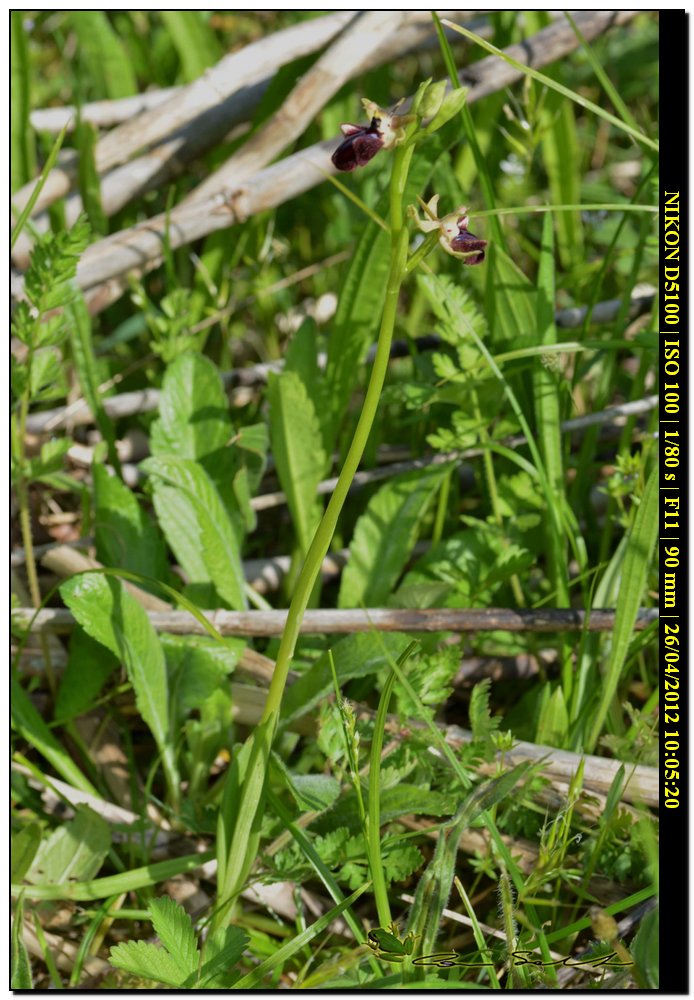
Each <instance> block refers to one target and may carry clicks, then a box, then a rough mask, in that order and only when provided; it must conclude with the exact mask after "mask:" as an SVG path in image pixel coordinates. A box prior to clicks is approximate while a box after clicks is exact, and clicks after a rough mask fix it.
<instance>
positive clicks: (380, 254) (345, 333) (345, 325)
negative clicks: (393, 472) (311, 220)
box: [321, 136, 441, 453]
mask: <svg viewBox="0 0 694 1000" xmlns="http://www.w3.org/2000/svg"><path fill="white" fill-rule="evenodd" d="M440 153H441V145H440V143H439V142H438V136H435V137H433V138H432V139H431V140H429V142H428V143H427V144H426V146H423V147H422V150H421V154H420V155H418V156H417V157H415V159H414V161H413V163H412V167H411V169H410V172H409V175H408V181H407V187H406V189H405V192H404V195H403V204H405V205H407V204H408V203H409V202H414V201H415V195H416V194H418V193H419V192H420V191H422V190H423V188H424V187H425V185H426V183H427V181H428V179H429V177H430V175H431V173H432V171H433V169H434V163H435V161H436V159H437V158H438V157H439V155H440ZM378 210H379V214H380V215H381V216H383V215H385V214H386V213H387V211H388V198H387V196H384V197H383V198H382V199H381V201H380V203H379V206H378ZM389 239H390V238H389V235H388V233H387V232H385V231H384V230H383V229H381V227H380V226H379V225H377V224H376V223H375V222H374V221H369V222H368V223H367V225H366V227H365V229H364V231H363V233H362V235H361V237H360V239H359V242H358V244H357V246H356V248H355V250H354V253H353V254H352V257H351V260H350V263H349V267H348V269H347V272H346V274H345V277H344V279H343V282H342V287H341V289H340V294H339V300H338V306H337V312H336V313H335V318H334V319H333V322H332V330H331V333H330V340H329V341H328V362H327V367H326V372H325V377H326V401H327V405H326V412H325V413H321V422H322V423H325V424H326V425H327V426H328V427H329V432H327V431H326V432H325V436H324V442H325V449H326V452H328V453H330V452H331V451H332V448H333V446H334V442H335V440H336V437H337V431H338V429H339V425H340V423H341V421H342V418H343V415H344V412H345V409H346V407H347V404H348V402H349V399H350V396H351V395H352V392H353V391H354V388H355V378H356V373H357V371H358V370H359V366H360V365H361V364H362V363H363V362H364V360H365V358H366V355H367V353H368V350H369V347H370V346H371V343H372V341H374V340H375V339H376V331H377V329H378V322H379V318H380V316H381V313H382V311H383V310H382V306H383V301H384V299H385V291H386V280H387V276H388V261H389V253H388V247H389Z"/></svg>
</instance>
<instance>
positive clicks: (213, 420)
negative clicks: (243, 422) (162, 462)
mask: <svg viewBox="0 0 694 1000" xmlns="http://www.w3.org/2000/svg"><path fill="white" fill-rule="evenodd" d="M232 434H233V427H232V424H231V420H230V418H229V404H228V402H227V398H226V394H225V392H224V387H223V385H222V380H221V377H220V375H219V371H218V370H217V367H216V365H215V364H214V363H213V362H212V361H210V360H209V358H206V357H204V355H202V354H194V353H188V354H182V355H180V357H178V358H176V360H175V361H173V362H172V363H171V364H170V365H169V366H168V368H167V369H166V373H165V375H164V380H163V382H162V389H161V396H160V397H159V419H158V420H155V421H154V423H153V424H152V429H151V432H150V448H151V451H152V455H155V456H162V457H165V456H166V457H168V456H176V457H178V458H194V459H198V460H200V459H202V458H204V457H205V456H206V455H210V454H212V453H213V452H216V451H219V449H221V448H225V447H226V445H227V444H228V443H229V441H230V439H231V436H232Z"/></svg>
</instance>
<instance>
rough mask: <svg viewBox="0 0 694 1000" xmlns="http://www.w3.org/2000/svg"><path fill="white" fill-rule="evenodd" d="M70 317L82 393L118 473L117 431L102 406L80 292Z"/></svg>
mask: <svg viewBox="0 0 694 1000" xmlns="http://www.w3.org/2000/svg"><path fill="white" fill-rule="evenodd" d="M68 315H69V319H70V324H69V325H70V347H71V349H72V360H73V362H74V365H75V370H76V372H77V377H78V379H79V383H80V389H81V390H82V395H83V396H84V398H85V399H86V401H87V403H89V409H90V410H91V411H92V414H93V415H94V419H95V420H96V425H97V427H98V428H99V430H100V431H101V436H102V437H103V439H104V441H105V442H106V445H107V447H108V460H109V462H110V463H111V465H112V466H113V468H114V469H115V470H116V471H117V472H118V473H120V459H119V458H118V452H117V451H116V431H115V427H114V425H113V421H112V420H111V418H110V417H109V416H108V414H107V413H106V410H105V409H104V403H103V397H102V395H101V392H100V391H99V385H100V383H101V381H102V379H101V377H100V376H99V370H98V367H97V363H96V357H95V354H96V352H95V350H94V341H93V339H92V321H91V317H90V315H89V310H88V309H87V306H86V303H85V301H84V299H83V298H82V296H81V295H76V296H75V298H74V300H73V301H72V302H71V303H70V305H69V307H68Z"/></svg>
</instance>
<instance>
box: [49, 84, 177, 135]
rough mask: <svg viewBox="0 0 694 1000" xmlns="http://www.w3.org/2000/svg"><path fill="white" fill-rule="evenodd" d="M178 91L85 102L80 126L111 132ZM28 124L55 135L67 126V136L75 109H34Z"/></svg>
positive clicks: (147, 91)
mask: <svg viewBox="0 0 694 1000" xmlns="http://www.w3.org/2000/svg"><path fill="white" fill-rule="evenodd" d="M181 89H182V88H181V87H164V88H161V89H158V90H145V91H144V92H143V93H142V94H134V95H133V96H132V97H119V98H117V99H114V100H111V101H108V100H104V101H89V102H88V103H87V104H83V105H82V107H81V109H80V116H81V118H82V121H83V122H88V123H89V124H90V125H94V126H95V127H96V128H112V127H113V126H114V125H120V123H121V122H125V121H128V120H129V119H131V118H134V117H135V115H139V114H141V113H142V112H143V111H148V110H149V109H150V108H157V107H159V106H160V105H161V104H163V103H164V102H165V101H168V100H170V99H171V98H172V97H174V96H175V95H176V94H178V93H180V91H181ZM29 121H30V122H31V126H32V128H34V129H36V131H37V132H48V133H50V134H53V135H57V134H58V132H60V131H61V130H62V129H63V128H64V127H65V126H66V125H67V130H68V134H69V133H70V132H72V131H74V129H75V126H76V125H77V108H76V107H74V106H72V105H69V104H68V105H67V106H66V107H63V108H35V109H34V111H32V112H31V113H30V114H29Z"/></svg>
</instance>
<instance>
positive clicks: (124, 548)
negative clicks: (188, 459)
mask: <svg viewBox="0 0 694 1000" xmlns="http://www.w3.org/2000/svg"><path fill="white" fill-rule="evenodd" d="M92 480H93V483H94V535H95V540H96V557H97V559H98V560H99V561H100V562H102V563H103V564H104V565H105V566H114V567H118V568H119V569H127V570H130V571H131V572H132V573H141V574H142V575H143V576H149V577H152V578H153V579H156V580H163V581H164V582H167V581H168V579H169V566H168V560H167V556H166V546H165V544H164V539H163V538H162V536H161V534H160V532H159V529H158V528H157V527H156V525H155V524H153V522H152V520H151V519H150V517H149V516H148V515H147V514H146V513H145V511H144V510H143V509H142V507H141V505H140V504H139V503H138V500H137V497H136V496H135V494H134V493H133V491H132V490H130V489H128V487H127V486H126V485H125V484H124V483H123V481H122V480H121V479H119V478H118V477H117V476H114V475H111V473H110V472H109V471H108V469H106V468H105V466H103V465H101V464H100V463H98V462H94V464H93V465H92Z"/></svg>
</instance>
